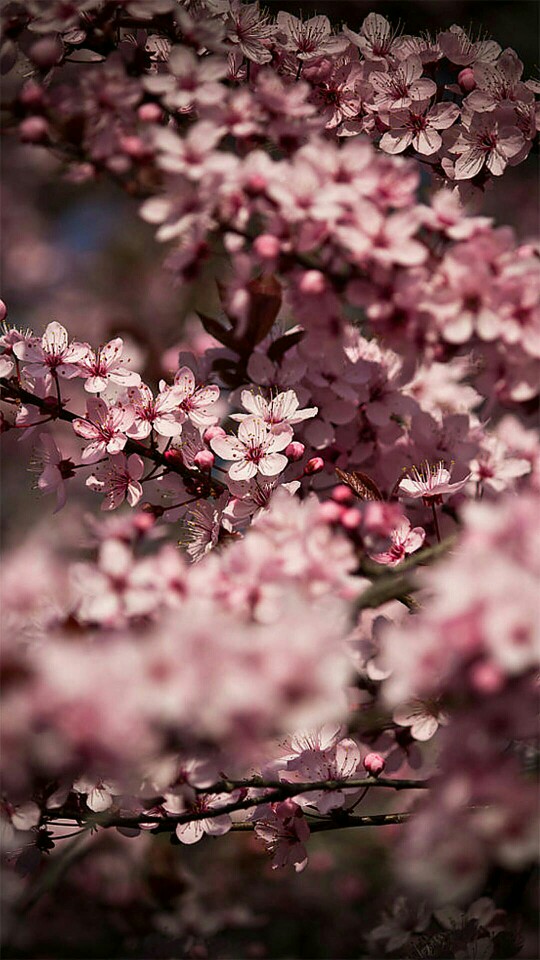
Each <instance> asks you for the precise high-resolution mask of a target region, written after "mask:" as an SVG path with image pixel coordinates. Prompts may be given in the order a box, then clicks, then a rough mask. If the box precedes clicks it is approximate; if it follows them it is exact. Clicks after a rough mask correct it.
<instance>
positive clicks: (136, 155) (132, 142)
mask: <svg viewBox="0 0 540 960" xmlns="http://www.w3.org/2000/svg"><path fill="white" fill-rule="evenodd" d="M120 146H121V147H122V150H123V151H124V153H125V154H127V156H128V157H132V158H133V159H134V160H144V159H148V158H149V157H151V156H152V151H151V150H150V148H149V147H148V146H147V144H146V143H144V141H143V140H141V138H140V137H135V136H130V137H121V139H120Z"/></svg>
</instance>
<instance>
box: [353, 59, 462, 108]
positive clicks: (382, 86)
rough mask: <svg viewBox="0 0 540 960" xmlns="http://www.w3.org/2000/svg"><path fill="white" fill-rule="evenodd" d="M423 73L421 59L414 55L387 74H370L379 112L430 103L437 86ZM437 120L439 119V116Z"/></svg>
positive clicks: (381, 72) (378, 72)
mask: <svg viewBox="0 0 540 960" xmlns="http://www.w3.org/2000/svg"><path fill="white" fill-rule="evenodd" d="M422 71H423V67H422V61H421V60H420V57H415V56H414V55H413V56H411V57H407V59H406V60H402V61H401V62H400V63H399V64H398V66H397V67H395V68H392V67H390V69H389V70H388V72H387V73H385V72H383V71H374V72H373V73H370V75H369V82H370V84H371V86H372V87H373V88H374V90H375V104H376V106H377V108H378V110H391V111H393V110H399V109H400V108H401V109H402V108H403V107H408V106H409V105H410V104H411V103H413V101H429V98H430V97H432V96H434V94H435V93H436V92H437V84H436V83H434V82H433V80H430V79H429V78H427V77H423V78H422ZM435 118H437V119H438V114H435ZM454 119H455V118H454Z"/></svg>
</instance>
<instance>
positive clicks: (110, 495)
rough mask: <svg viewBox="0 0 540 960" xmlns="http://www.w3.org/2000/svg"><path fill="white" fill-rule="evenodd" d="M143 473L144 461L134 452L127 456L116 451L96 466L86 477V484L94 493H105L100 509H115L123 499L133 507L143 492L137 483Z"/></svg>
mask: <svg viewBox="0 0 540 960" xmlns="http://www.w3.org/2000/svg"><path fill="white" fill-rule="evenodd" d="M143 473H144V462H143V460H142V459H141V457H139V456H138V455H137V454H136V453H132V454H131V456H129V457H126V456H125V455H124V454H123V453H116V454H113V456H111V457H109V459H108V461H107V463H104V464H99V465H98V466H97V467H96V469H95V471H94V473H93V474H92V475H91V476H90V477H88V479H87V481H86V486H87V487H90V489H91V490H95V492H96V493H103V494H105V499H104V500H103V502H102V504H101V509H102V510H115V509H116V508H117V507H119V506H120V504H121V503H123V501H124V500H127V502H128V503H129V505H130V507H135V506H136V505H137V504H138V502H139V500H140V499H141V497H142V493H143V489H142V486H141V484H140V483H139V481H140V479H141V477H142V475H143Z"/></svg>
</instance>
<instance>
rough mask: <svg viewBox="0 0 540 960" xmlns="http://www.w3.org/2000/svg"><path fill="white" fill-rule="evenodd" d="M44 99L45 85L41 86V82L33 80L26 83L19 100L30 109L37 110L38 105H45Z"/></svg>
mask: <svg viewBox="0 0 540 960" xmlns="http://www.w3.org/2000/svg"><path fill="white" fill-rule="evenodd" d="M43 99H44V94H43V87H40V85H39V83H34V82H33V81H32V80H29V81H28V83H25V85H24V87H23V88H22V90H21V92H20V94H19V102H20V103H22V105H23V107H26V108H27V109H29V110H35V109H36V108H37V107H41V106H42V105H43Z"/></svg>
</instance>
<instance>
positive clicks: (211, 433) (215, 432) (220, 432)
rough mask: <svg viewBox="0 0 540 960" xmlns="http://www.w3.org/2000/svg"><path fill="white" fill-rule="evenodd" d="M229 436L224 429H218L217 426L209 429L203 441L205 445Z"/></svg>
mask: <svg viewBox="0 0 540 960" xmlns="http://www.w3.org/2000/svg"><path fill="white" fill-rule="evenodd" d="M226 436H227V434H226V433H225V430H224V429H223V427H218V426H217V424H216V425H215V426H214V427H207V428H206V430H205V431H204V433H203V440H204V442H205V443H210V441H211V440H213V439H214V437H226Z"/></svg>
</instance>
